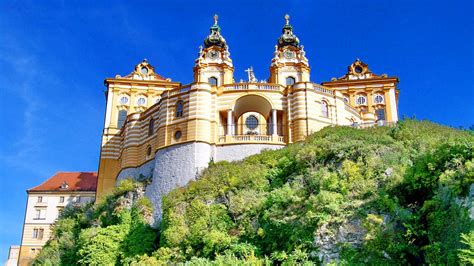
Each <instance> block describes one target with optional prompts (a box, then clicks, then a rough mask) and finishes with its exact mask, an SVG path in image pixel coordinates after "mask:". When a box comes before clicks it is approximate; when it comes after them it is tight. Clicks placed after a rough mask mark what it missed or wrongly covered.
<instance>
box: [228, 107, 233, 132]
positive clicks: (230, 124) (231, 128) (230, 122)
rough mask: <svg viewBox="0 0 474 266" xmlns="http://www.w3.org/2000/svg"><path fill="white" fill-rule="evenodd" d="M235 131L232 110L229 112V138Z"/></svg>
mask: <svg viewBox="0 0 474 266" xmlns="http://www.w3.org/2000/svg"><path fill="white" fill-rule="evenodd" d="M232 130H233V119H232V110H231V109H229V110H227V136H232V135H233V133H232Z"/></svg>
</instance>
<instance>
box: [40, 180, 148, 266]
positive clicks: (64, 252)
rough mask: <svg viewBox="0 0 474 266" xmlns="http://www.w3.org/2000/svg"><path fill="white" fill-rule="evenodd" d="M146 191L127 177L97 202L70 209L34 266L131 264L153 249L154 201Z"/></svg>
mask: <svg viewBox="0 0 474 266" xmlns="http://www.w3.org/2000/svg"><path fill="white" fill-rule="evenodd" d="M142 190H143V189H142V187H141V184H139V183H136V182H133V181H131V180H125V181H124V182H122V183H121V184H120V186H118V187H117V188H116V189H115V191H114V192H113V193H112V194H111V195H109V196H107V197H106V198H105V199H104V201H103V202H100V203H99V204H97V205H93V204H92V203H91V204H88V205H85V206H80V205H76V206H71V207H68V208H66V209H65V210H64V211H63V213H62V214H61V216H60V217H59V219H58V221H57V222H56V223H55V224H54V226H53V228H52V229H53V232H52V238H51V239H50V240H49V241H48V242H47V243H46V245H45V246H44V248H43V250H42V251H41V252H40V254H39V255H38V257H37V258H36V260H35V261H34V265H76V264H78V265H113V264H129V263H130V261H131V260H133V258H134V257H135V256H138V255H143V254H146V253H150V252H151V251H153V250H154V249H155V240H156V238H157V231H156V230H155V229H153V228H151V227H150V226H149V224H148V221H147V218H148V217H150V215H151V211H152V209H151V203H150V202H149V200H148V199H147V198H145V197H142V196H141V195H140V194H139V193H137V192H140V191H141V192H142Z"/></svg>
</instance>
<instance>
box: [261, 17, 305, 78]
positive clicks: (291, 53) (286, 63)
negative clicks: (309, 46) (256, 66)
mask: <svg viewBox="0 0 474 266" xmlns="http://www.w3.org/2000/svg"><path fill="white" fill-rule="evenodd" d="M285 20H286V23H285V26H283V29H282V35H281V36H280V38H279V39H278V42H277V45H275V52H274V53H273V59H272V64H271V66H270V82H271V83H278V84H281V85H284V86H291V85H293V84H294V83H296V82H309V71H310V68H309V63H308V59H307V58H306V52H305V51H304V47H303V45H300V41H299V39H298V37H296V35H295V34H294V33H293V26H291V25H290V16H289V15H285Z"/></svg>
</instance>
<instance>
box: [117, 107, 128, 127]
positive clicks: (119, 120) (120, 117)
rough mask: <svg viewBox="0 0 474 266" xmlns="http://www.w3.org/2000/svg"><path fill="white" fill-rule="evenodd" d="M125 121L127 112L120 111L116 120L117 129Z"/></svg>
mask: <svg viewBox="0 0 474 266" xmlns="http://www.w3.org/2000/svg"><path fill="white" fill-rule="evenodd" d="M125 120H127V110H120V111H119V113H118V118H117V128H122V127H123V124H124V123H125Z"/></svg>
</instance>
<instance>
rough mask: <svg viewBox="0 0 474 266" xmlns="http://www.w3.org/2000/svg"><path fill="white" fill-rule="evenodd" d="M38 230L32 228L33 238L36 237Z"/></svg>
mask: <svg viewBox="0 0 474 266" xmlns="http://www.w3.org/2000/svg"><path fill="white" fill-rule="evenodd" d="M38 232H39V230H38V229H37V228H35V229H33V238H34V239H36V238H38Z"/></svg>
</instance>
